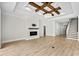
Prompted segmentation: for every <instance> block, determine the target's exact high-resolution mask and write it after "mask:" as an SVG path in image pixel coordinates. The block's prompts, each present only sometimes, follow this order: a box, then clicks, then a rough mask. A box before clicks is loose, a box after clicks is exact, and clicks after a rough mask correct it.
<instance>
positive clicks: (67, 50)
mask: <svg viewBox="0 0 79 59" xmlns="http://www.w3.org/2000/svg"><path fill="white" fill-rule="evenodd" d="M53 47H54V48H53ZM0 55H1V56H78V55H79V42H78V41H76V40H70V39H65V38H64V37H63V36H57V37H46V38H38V39H33V40H20V41H16V42H10V43H6V44H3V48H2V49H0Z"/></svg>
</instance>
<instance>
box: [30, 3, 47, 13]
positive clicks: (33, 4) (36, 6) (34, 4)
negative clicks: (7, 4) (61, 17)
mask: <svg viewBox="0 0 79 59" xmlns="http://www.w3.org/2000/svg"><path fill="white" fill-rule="evenodd" d="M29 4H30V5H32V6H34V7H35V8H37V9H39V10H42V11H44V12H45V13H48V11H47V10H45V9H42V8H41V7H40V6H39V5H37V4H36V3H34V2H29ZM35 11H36V10H35Z"/></svg>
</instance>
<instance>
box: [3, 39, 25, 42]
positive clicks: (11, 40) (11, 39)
mask: <svg viewBox="0 0 79 59" xmlns="http://www.w3.org/2000/svg"><path fill="white" fill-rule="evenodd" d="M25 39H26V38H18V39H11V40H7V41H2V43H9V42H13V41H19V40H25Z"/></svg>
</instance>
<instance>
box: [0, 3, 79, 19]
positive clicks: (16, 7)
mask: <svg viewBox="0 0 79 59" xmlns="http://www.w3.org/2000/svg"><path fill="white" fill-rule="evenodd" d="M37 4H39V5H42V4H41V3H40V2H37ZM53 5H54V6H55V7H58V6H60V7H61V8H62V10H60V12H61V15H56V14H55V16H51V15H45V16H44V15H43V14H42V12H43V11H39V12H37V13H35V7H33V6H31V5H29V4H28V2H0V7H1V8H2V11H3V12H4V11H5V12H18V11H19V12H21V13H26V12H28V13H29V14H31V15H38V16H41V17H45V18H48V19H49V18H51V19H54V18H59V17H61V16H65V15H69V14H72V13H73V12H75V13H77V14H79V8H78V6H79V3H72V2H55V3H54V4H53ZM47 9H48V8H47ZM25 16H26V14H25Z"/></svg>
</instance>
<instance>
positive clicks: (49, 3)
mask: <svg viewBox="0 0 79 59" xmlns="http://www.w3.org/2000/svg"><path fill="white" fill-rule="evenodd" d="M41 3H43V5H41V6H40V5H38V4H36V3H35V2H29V4H30V5H31V6H33V7H35V8H37V9H36V10H35V12H38V11H39V10H41V11H43V12H44V13H43V15H45V14H51V15H52V16H54V14H53V12H55V13H56V14H58V15H59V14H60V12H59V11H58V10H61V7H57V8H55V7H54V6H53V5H51V4H52V3H53V2H41ZM45 7H48V8H50V9H51V10H50V11H48V10H46V9H45Z"/></svg>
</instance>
